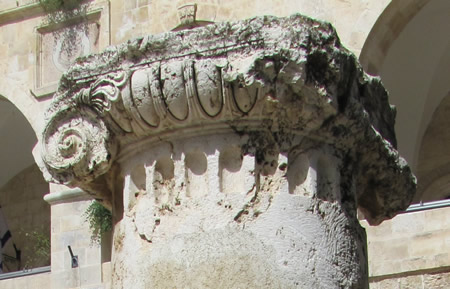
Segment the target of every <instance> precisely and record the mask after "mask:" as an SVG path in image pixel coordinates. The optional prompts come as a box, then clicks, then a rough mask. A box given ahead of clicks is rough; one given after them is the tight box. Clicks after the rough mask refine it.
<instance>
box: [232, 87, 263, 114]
mask: <svg viewBox="0 0 450 289" xmlns="http://www.w3.org/2000/svg"><path fill="white" fill-rule="evenodd" d="M232 87H233V98H234V101H235V102H236V106H237V108H238V109H239V110H240V111H241V112H243V113H248V112H250V110H252V108H253V106H254V105H255V103H256V99H257V95H258V89H257V88H254V87H245V86H243V85H242V84H240V83H233V86H232Z"/></svg>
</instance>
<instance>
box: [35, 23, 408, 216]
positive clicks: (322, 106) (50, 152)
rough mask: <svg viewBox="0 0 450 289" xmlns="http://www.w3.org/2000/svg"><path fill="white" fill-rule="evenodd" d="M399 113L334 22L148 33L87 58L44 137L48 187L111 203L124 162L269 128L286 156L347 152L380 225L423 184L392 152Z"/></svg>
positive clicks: (361, 202) (364, 203)
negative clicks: (310, 145) (313, 150)
mask: <svg viewBox="0 0 450 289" xmlns="http://www.w3.org/2000/svg"><path fill="white" fill-rule="evenodd" d="M394 118H395V111H394V110H393V109H392V108H391V106H390V105H389V103H388V95H387V93H386V91H385V89H384V88H383V86H382V84H381V82H380V80H379V79H378V78H373V77H370V76H368V75H367V74H365V73H364V72H363V71H362V68H361V66H360V65H359V64H358V62H357V60H356V58H355V56H354V55H353V54H351V53H350V52H349V51H348V50H346V49H345V48H344V47H342V46H341V44H340V42H339V38H338V37H337V35H336V32H335V30H334V29H333V28H332V27H331V26H330V25H329V24H326V23H323V22H318V21H315V20H311V19H309V18H306V17H303V16H299V15H295V16H291V17H289V18H275V17H269V16H265V17H257V18H253V19H250V20H246V21H240V22H235V23H220V24H213V25H208V26H206V27H202V28H198V29H193V30H184V31H178V32H169V33H165V34H161V35H151V36H148V37H145V38H139V39H135V40H133V41H129V42H127V43H124V44H122V45H119V46H116V47H110V48H108V49H107V50H106V51H104V52H103V53H100V54H95V55H91V56H88V57H86V58H82V59H79V60H78V62H77V63H76V64H75V65H74V66H73V67H72V68H71V69H70V70H69V71H68V72H67V73H65V74H64V76H63V77H62V79H61V81H60V84H59V89H58V91H57V93H56V94H55V96H54V99H53V102H52V104H51V106H50V108H49V109H48V112H47V116H46V121H47V125H46V128H45V129H44V131H43V133H42V136H41V140H42V141H41V142H42V143H41V147H42V156H43V163H44V165H43V166H42V170H43V172H44V175H45V177H46V179H47V180H48V181H52V182H56V183H61V184H65V185H68V186H78V187H81V188H83V189H84V190H86V191H87V192H90V193H92V194H94V195H95V196H96V198H98V199H103V200H105V201H106V202H107V201H108V198H109V192H108V190H109V189H108V188H109V186H108V178H109V175H110V172H111V171H112V167H113V166H114V164H115V163H116V162H117V161H119V160H120V159H123V158H126V157H127V156H129V155H132V154H134V153H136V151H139V150H141V149H143V148H144V147H145V146H144V145H143V144H144V143H145V144H153V143H155V142H162V141H170V140H176V139H180V138H185V137H187V136H202V135H209V134H218V133H221V132H228V133H229V132H235V133H236V134H238V135H239V134H252V133H255V132H264V133H268V134H270V135H271V138H272V139H273V140H274V141H275V142H276V143H277V144H278V146H279V147H280V148H282V149H281V150H282V151H285V152H287V153H288V152H289V150H291V149H292V147H291V145H293V142H292V140H293V139H294V138H298V137H305V138H308V139H312V140H314V141H317V142H321V143H325V144H329V145H331V146H333V147H334V148H336V150H337V151H339V152H340V157H341V158H342V159H344V161H345V162H347V163H348V169H349V170H351V171H352V174H353V176H354V178H355V186H356V192H357V193H356V199H357V204H358V206H359V207H360V208H361V210H362V211H363V212H364V214H365V216H366V218H367V219H368V221H369V222H370V223H372V224H378V223H380V222H381V221H383V220H384V219H387V218H391V217H392V216H394V215H395V214H396V213H397V212H398V211H400V210H403V209H405V208H406V207H407V206H408V204H409V202H410V201H411V198H412V196H413V194H414V190H415V180H414V177H413V175H412V174H411V171H410V169H409V167H408V166H407V164H406V163H405V161H404V160H403V159H402V158H401V157H400V156H399V155H398V153H397V151H396V150H395V145H396V141H395V135H394Z"/></svg>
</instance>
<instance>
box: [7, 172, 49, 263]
mask: <svg viewBox="0 0 450 289" xmlns="http://www.w3.org/2000/svg"><path fill="white" fill-rule="evenodd" d="M47 192H48V184H47V183H46V182H45V180H44V178H43V177H42V174H41V172H40V170H39V168H38V167H37V166H36V165H32V166H30V167H28V168H26V169H25V170H23V171H22V172H20V173H19V174H17V175H16V176H15V177H14V178H12V179H11V180H10V181H9V182H8V183H6V184H5V185H4V186H3V187H2V188H0V205H1V207H2V212H3V215H4V217H5V219H6V222H7V224H8V227H9V229H10V231H11V234H12V238H11V240H10V242H9V243H10V244H8V246H7V247H6V253H7V254H8V255H10V256H15V252H14V249H13V247H12V244H11V243H14V244H16V246H17V248H18V249H19V250H21V251H22V264H21V266H20V268H19V269H22V268H24V267H25V266H28V267H32V268H33V267H41V266H48V265H50V263H49V260H47V259H45V258H44V259H43V258H36V257H35V256H36V254H35V251H34V250H35V249H36V248H35V244H34V243H35V242H36V240H35V239H34V238H33V237H32V236H30V234H31V233H33V232H36V233H39V234H41V235H42V236H47V238H49V234H50V206H49V205H48V204H47V203H46V202H45V201H44V200H43V196H44V195H45V194H46V193H47ZM27 234H29V235H27ZM17 269H18V268H17V267H15V268H12V267H11V271H15V270H17ZM6 271H9V270H6Z"/></svg>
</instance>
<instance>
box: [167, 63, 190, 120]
mask: <svg viewBox="0 0 450 289" xmlns="http://www.w3.org/2000/svg"><path fill="white" fill-rule="evenodd" d="M184 83H185V81H184V77H183V65H182V63H181V62H171V63H167V64H164V65H162V66H161V84H162V92H163V98H164V101H165V103H166V105H167V108H168V110H169V112H170V113H171V114H172V116H173V117H175V118H176V119H178V120H185V119H186V118H187V116H188V113H189V108H188V100H187V95H186V87H185V84H184Z"/></svg>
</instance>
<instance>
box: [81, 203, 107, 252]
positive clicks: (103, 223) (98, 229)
mask: <svg viewBox="0 0 450 289" xmlns="http://www.w3.org/2000/svg"><path fill="white" fill-rule="evenodd" d="M83 217H84V219H85V221H86V222H88V223H89V229H90V230H91V234H92V235H91V241H92V242H93V243H96V244H99V243H100V241H101V239H102V236H104V234H105V233H107V232H109V231H111V230H112V214H111V212H110V211H109V210H108V209H106V208H105V207H104V206H103V205H102V204H100V203H99V202H97V201H92V203H91V204H90V205H89V206H88V207H87V209H86V211H85V212H84V214H83Z"/></svg>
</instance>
